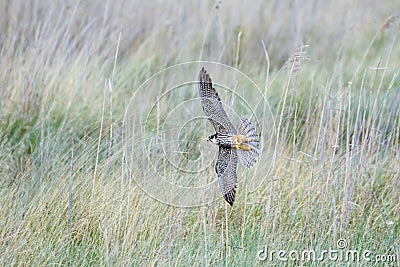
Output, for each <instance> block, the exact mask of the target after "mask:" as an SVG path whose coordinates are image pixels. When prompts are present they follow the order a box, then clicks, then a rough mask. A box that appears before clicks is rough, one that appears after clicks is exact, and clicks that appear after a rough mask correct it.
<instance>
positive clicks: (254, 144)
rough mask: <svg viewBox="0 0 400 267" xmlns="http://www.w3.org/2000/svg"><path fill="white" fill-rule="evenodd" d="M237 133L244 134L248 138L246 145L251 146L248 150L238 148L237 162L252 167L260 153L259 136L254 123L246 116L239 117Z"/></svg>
mask: <svg viewBox="0 0 400 267" xmlns="http://www.w3.org/2000/svg"><path fill="white" fill-rule="evenodd" d="M237 131H238V134H240V135H244V136H246V137H247V138H248V141H247V143H246V144H247V145H249V146H250V147H251V149H250V150H238V151H237V152H238V157H239V162H240V164H241V165H242V166H243V167H244V168H250V167H252V166H253V165H254V164H255V163H256V161H257V158H258V156H259V155H260V149H259V146H260V137H259V135H258V134H257V131H256V128H255V127H254V125H253V124H252V123H251V122H250V121H249V120H248V119H246V118H240V121H239V125H238V128H237Z"/></svg>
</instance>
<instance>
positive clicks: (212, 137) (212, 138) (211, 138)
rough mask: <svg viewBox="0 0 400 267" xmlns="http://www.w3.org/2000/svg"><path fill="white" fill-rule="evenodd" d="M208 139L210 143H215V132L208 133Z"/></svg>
mask: <svg viewBox="0 0 400 267" xmlns="http://www.w3.org/2000/svg"><path fill="white" fill-rule="evenodd" d="M208 141H210V142H211V143H214V144H216V143H217V134H213V135H210V136H209V137H208Z"/></svg>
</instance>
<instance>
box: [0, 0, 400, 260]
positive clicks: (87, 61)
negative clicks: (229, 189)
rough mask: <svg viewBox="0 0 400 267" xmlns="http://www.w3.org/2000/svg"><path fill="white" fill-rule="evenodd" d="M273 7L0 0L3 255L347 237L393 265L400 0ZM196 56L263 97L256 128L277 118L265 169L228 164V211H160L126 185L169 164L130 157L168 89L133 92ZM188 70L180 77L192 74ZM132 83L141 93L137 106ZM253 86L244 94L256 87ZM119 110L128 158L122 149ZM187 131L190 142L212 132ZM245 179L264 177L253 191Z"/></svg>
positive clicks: (188, 254)
mask: <svg viewBox="0 0 400 267" xmlns="http://www.w3.org/2000/svg"><path fill="white" fill-rule="evenodd" d="M267 2H268V3H267ZM267 2H265V3H264V2H263V1H256V2H254V1H253V2H245V3H244V2H242V1H229V2H222V1H219V2H206V1H202V2H199V3H185V4H183V3H181V4H178V3H172V4H171V3H169V4H166V3H164V2H163V1H146V2H139V1H137V2H136V1H134V2H130V1H104V2H102V3H98V2H97V1H82V2H79V1H69V2H63V1H28V2H26V1H8V0H6V1H2V2H1V3H0V7H1V8H0V207H1V208H0V264H1V265H117V266H119V265H130V266H138V265H155V264H160V265H184V266H188V265H195V266H205V265H206V266H207V265H211V266H214V265H227V266H236V265H243V266H245V265H247V266H254V265H285V264H286V263H287V262H286V263H285V262H282V261H279V260H278V259H277V257H276V256H275V258H274V259H275V260H274V261H272V262H271V261H260V259H259V258H258V256H259V255H258V252H259V251H260V250H262V249H265V247H266V246H267V248H268V249H269V250H286V251H290V250H298V251H300V250H304V249H314V250H315V251H316V252H321V251H323V250H327V249H330V248H336V242H337V241H338V240H339V239H340V238H343V239H345V240H346V241H347V242H348V247H347V248H348V249H352V250H358V251H364V250H370V251H372V252H373V254H372V255H373V256H374V255H378V254H382V255H395V256H396V257H397V262H395V263H393V262H392V263H389V265H396V264H397V265H398V264H399V260H400V259H399V238H398V236H399V229H400V220H399V217H400V214H399V213H400V211H399V200H400V197H399V196H400V180H399V171H400V165H399V162H400V158H399V149H400V147H399V144H400V122H399V117H400V107H399V105H398V103H399V101H400V94H399V88H400V82H399V76H398V75H399V71H400V68H399V66H400V56H399V55H400V46H399V41H398V33H399V20H398V18H397V17H396V16H391V15H392V10H394V9H395V8H397V6H396V4H397V3H396V2H395V1H387V2H385V3H378V2H376V1H353V2H348V1H308V2H307V3H301V2H291V1H267ZM150 15H151V16H150ZM305 45H308V46H305ZM299 47H303V50H301V51H300V50H296V49H297V48H299ZM296 51H297V52H296ZM300 59H302V60H301V61H300ZM195 60H210V61H215V62H221V63H224V64H227V65H231V66H234V67H237V68H238V69H240V70H241V71H243V72H244V73H246V74H247V75H249V77H251V78H252V80H254V81H255V83H256V84H257V85H258V86H259V87H260V88H262V89H263V92H264V93H265V98H266V99H267V100H268V103H269V104H270V107H271V114H272V118H271V116H264V115H265V113H262V110H256V114H255V115H256V117H257V118H258V119H259V120H260V126H261V129H263V132H262V133H265V132H268V130H269V129H268V127H270V128H271V127H275V128H276V129H274V130H275V131H274V135H273V136H270V137H268V136H266V138H273V139H272V141H273V142H272V144H273V146H272V148H273V149H272V150H273V151H272V154H269V157H265V159H268V160H269V162H263V161H261V162H259V163H258V165H257V166H256V168H255V170H254V172H251V171H250V172H247V173H246V172H242V171H240V174H241V177H242V178H243V179H241V180H240V181H239V185H238V196H237V200H236V203H235V205H234V207H233V208H230V207H228V205H227V204H226V203H225V202H224V201H223V199H222V198H219V199H217V200H216V201H215V202H212V203H209V204H207V205H205V206H201V207H196V208H181V207H175V206H170V205H166V204H163V203H160V202H158V201H157V200H155V199H153V198H152V197H151V196H149V195H148V194H146V192H144V191H143V190H142V189H141V188H140V186H139V185H140V184H139V185H138V184H137V183H136V182H135V180H137V179H138V180H141V181H145V180H146V179H149V176H148V175H149V174H150V173H151V172H150V169H151V168H152V167H153V165H152V164H155V165H156V166H157V167H160V166H161V167H162V166H164V165H163V164H164V163H165V162H164V161H163V160H164V159H163V155H162V153H158V151H157V150H154V154H153V155H152V156H153V158H152V159H154V162H144V161H141V160H140V159H141V158H143V156H144V151H143V147H141V145H140V144H141V143H142V141H143V140H141V139H140V138H141V131H142V130H143V127H144V122H143V119H145V117H144V116H143V114H142V113H141V112H142V111H143V110H147V109H148V108H149V107H151V106H152V105H153V104H154V102H153V99H154V98H157V97H158V96H159V95H160V94H161V93H162V92H163V91H162V90H163V89H162V88H163V86H160V87H153V88H150V89H149V91H146V92H143V91H140V90H139V89H138V88H139V87H140V85H141V84H143V82H145V81H146V80H147V79H148V78H149V77H151V76H152V75H153V74H155V73H156V72H158V71H160V70H162V69H164V68H165V67H168V66H172V65H174V64H177V63H181V62H186V61H195ZM197 71H198V70H196V72H193V73H187V74H186V73H185V75H187V76H188V78H187V79H188V81H193V80H194V79H195V78H196V76H197ZM211 74H212V73H211ZM212 75H213V74H212ZM213 79H214V81H218V75H217V74H215V76H214V75H213ZM161 82H165V84H167V82H168V80H165V81H164V80H161ZM193 88H194V89H193V90H194V91H193V96H196V94H197V92H196V89H195V87H193ZM239 90H240V89H239ZM135 92H138V94H139V95H138V96H139V97H141V99H142V101H141V105H140V106H134V107H132V106H129V100H130V99H131V97H132V96H133V94H134V93H135ZM179 97H180V98H179ZM184 97H186V96H184V95H183V96H178V97H177V98H165V99H163V101H165V102H163V106H161V107H159V108H160V110H162V108H166V107H174V106H177V105H179V103H180V101H181V100H182V99H183V98H184ZM189 97H190V95H189ZM247 97H248V98H249V99H248V101H249V102H252V101H256V100H255V99H252V97H255V94H254V93H253V92H252V91H250V90H249V92H248V94H247ZM229 99H230V98H229V94H227V95H226V96H224V98H223V100H224V101H227V102H229ZM198 104H199V105H200V102H199V103H198ZM228 104H229V103H228ZM233 106H234V105H233ZM128 107H129V108H130V111H131V112H132V114H133V115H134V116H133V118H132V124H131V125H130V126H131V127H132V128H131V129H129V130H130V131H131V132H132V133H133V142H135V141H136V142H137V143H133V144H132V145H133V146H132V150H131V152H134V153H132V154H127V152H129V150H128V151H127V150H124V149H123V148H124V142H123V137H124V131H126V130H127V129H126V128H125V126H126V124H123V119H124V114H125V110H126V109H127V108H128ZM199 108H200V107H199V106H196V105H194V106H193V108H192V109H190V110H189V111H190V112H193V113H194V114H197V113H196V112H197V110H199ZM154 111H157V108H156V109H154ZM166 111H168V108H167V109H166ZM154 114H155V115H154V120H153V121H151V120H150V124H147V126H146V127H148V128H147V130H149V131H150V132H151V133H153V134H154V135H155V136H156V137H157V134H159V133H160V131H162V129H161V128H160V127H161V126H160V125H161V124H162V120H163V119H166V118H163V112H159V113H157V112H155V113H154ZM270 119H271V120H272V119H274V121H275V125H274V124H273V123H272V121H271V120H270ZM179 122H180V121H177V123H178V124H179ZM182 123H184V122H183V121H182ZM209 126H210V125H208V126H207V125H205V126H204V127H209ZM191 129H192V130H193V131H192V132H189V133H188V136H189V137H190V139H189V141H197V142H199V140H200V139H201V138H205V137H206V136H203V134H202V132H200V133H199V132H195V131H194V130H195V129H197V128H196V127H194V126H193V127H192V128H191ZM207 129H208V130H210V131H209V134H211V133H212V132H211V131H212V129H211V128H207ZM271 132H272V131H271ZM135 137H136V138H137V139H135ZM156 139H157V138H155V139H154V140H156ZM269 140H270V141H271V139H269ZM150 141H152V140H150ZM150 141H149V142H150ZM189 141H188V143H185V144H181V145H182V146H184V147H185V146H186V147H190V144H191V143H190V142H189ZM136 144H137V145H138V146H135V145H136ZM150 144H151V143H150ZM210 149H213V147H210ZM264 152H265V154H267V152H268V151H264ZM176 157H177V158H176V159H179V157H178V156H176ZM127 159H132V161H133V163H132V164H130V165H129V166H128V165H127V164H126V161H127ZM136 159H137V160H136ZM263 159H264V158H263ZM143 162H144V164H141V163H143ZM161 167H160V168H161ZM164 171H165V169H164ZM165 172H166V173H168V174H169V176H170V177H167V178H168V179H169V180H171V181H175V182H176V181H180V182H182V183H184V184H187V183H188V184H197V183H199V181H200V183H202V182H204V181H205V182H209V181H212V180H214V179H215V173H214V170H213V167H209V168H207V169H206V170H205V171H204V172H202V173H201V175H198V176H189V175H187V176H185V175H184V174H182V172H180V171H179V170H177V169H168V170H167V171H165ZM252 173H256V174H257V177H252ZM133 176H134V177H133ZM254 178H259V179H261V180H262V181H263V182H262V183H261V185H260V187H259V188H258V189H257V190H255V191H254V192H252V191H251V190H249V187H248V186H247V185H246V181H250V180H251V179H254ZM161 189H162V188H161ZM216 193H218V192H216ZM374 259H375V258H374ZM289 263H290V264H293V265H301V264H305V265H309V266H314V265H315V266H316V265H318V262H313V261H308V262H307V261H289ZM335 263H338V261H336V262H335V261H332V260H331V261H329V260H325V261H324V262H323V264H325V265H334V264H335ZM340 263H343V262H340ZM345 263H349V262H345ZM365 264H370V263H365ZM374 264H375V263H374ZM376 264H378V263H376Z"/></svg>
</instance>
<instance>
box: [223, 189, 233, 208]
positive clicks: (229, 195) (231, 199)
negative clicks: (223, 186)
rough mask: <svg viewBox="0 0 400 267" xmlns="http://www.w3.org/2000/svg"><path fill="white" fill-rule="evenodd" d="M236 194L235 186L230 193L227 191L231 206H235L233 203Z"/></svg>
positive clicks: (226, 196)
mask: <svg viewBox="0 0 400 267" xmlns="http://www.w3.org/2000/svg"><path fill="white" fill-rule="evenodd" d="M235 194H236V190H235V188H233V189H232V190H231V191H229V192H228V193H226V194H225V195H224V198H225V200H226V202H228V203H229V205H231V206H233V203H234V202H235Z"/></svg>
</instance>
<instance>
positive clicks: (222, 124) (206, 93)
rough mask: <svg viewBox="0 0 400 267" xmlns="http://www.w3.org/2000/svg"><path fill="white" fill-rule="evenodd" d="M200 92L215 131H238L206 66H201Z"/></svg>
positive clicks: (224, 132) (204, 107) (202, 102)
mask: <svg viewBox="0 0 400 267" xmlns="http://www.w3.org/2000/svg"><path fill="white" fill-rule="evenodd" d="M199 93H200V97H201V104H202V106H203V110H204V113H205V114H206V116H207V117H208V119H209V120H210V121H211V123H212V124H213V126H214V128H215V131H216V132H217V133H222V134H228V133H231V134H234V133H236V129H235V127H234V126H233V124H232V122H231V121H230V120H229V118H228V115H226V112H225V110H224V109H223V107H222V103H221V99H220V98H219V96H218V93H217V91H216V90H215V88H213V87H212V80H211V77H210V75H209V74H208V73H207V71H206V70H205V69H204V67H203V68H201V70H200V74H199Z"/></svg>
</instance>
